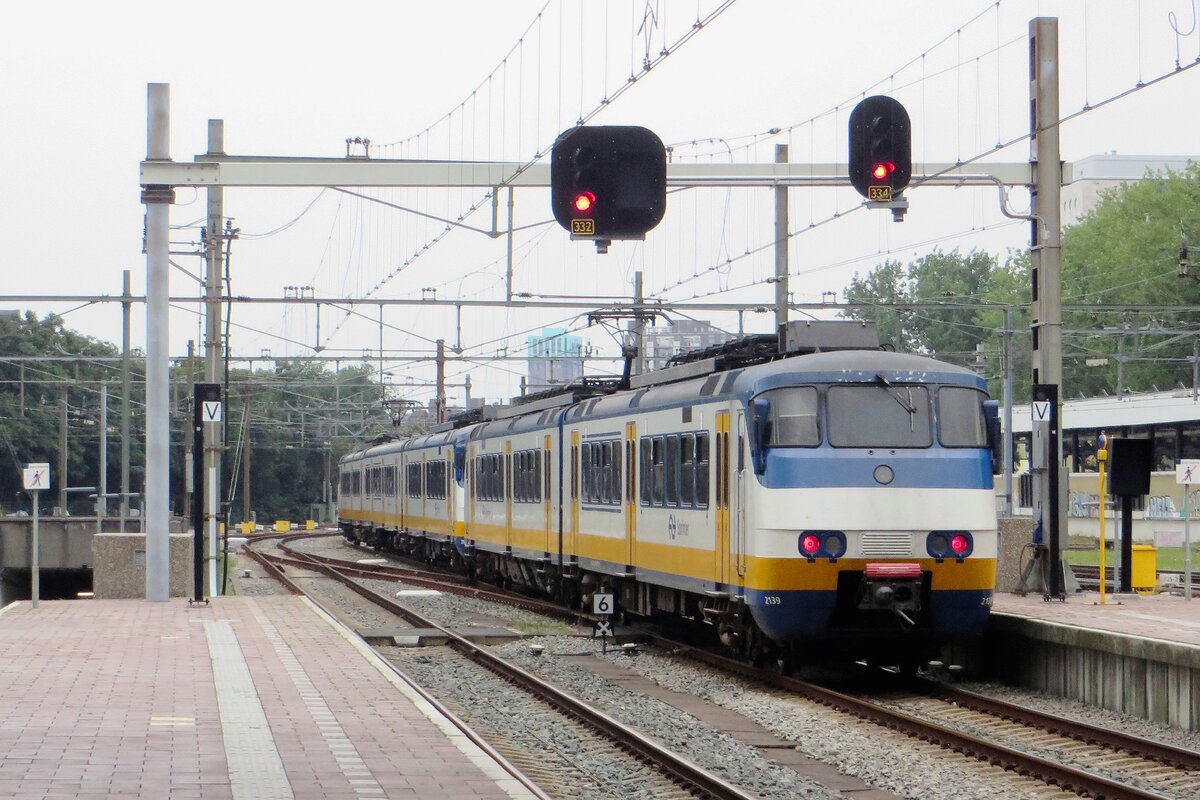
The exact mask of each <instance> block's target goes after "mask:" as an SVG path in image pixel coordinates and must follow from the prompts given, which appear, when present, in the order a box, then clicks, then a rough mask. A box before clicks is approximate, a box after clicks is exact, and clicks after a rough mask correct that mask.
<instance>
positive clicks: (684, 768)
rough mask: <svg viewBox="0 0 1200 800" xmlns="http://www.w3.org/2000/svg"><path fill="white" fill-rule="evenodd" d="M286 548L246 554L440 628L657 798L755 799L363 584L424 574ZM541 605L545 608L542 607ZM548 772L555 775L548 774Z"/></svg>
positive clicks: (454, 586) (297, 588) (533, 763)
mask: <svg viewBox="0 0 1200 800" xmlns="http://www.w3.org/2000/svg"><path fill="white" fill-rule="evenodd" d="M260 541H261V540H260ZM283 547H284V550H285V552H286V555H284V556H273V555H268V554H266V553H263V552H260V551H258V550H257V549H255V548H253V547H252V548H247V551H248V552H249V553H250V554H251V557H252V558H254V559H255V560H256V561H258V562H259V563H260V564H262V565H263V567H264V568H265V569H267V570H268V571H270V572H271V573H272V574H274V575H275V576H276V577H277V578H278V579H279V580H281V581H282V582H283V583H284V584H285V585H286V586H288V587H289V588H290V589H291V590H292V591H294V592H297V593H300V594H306V595H308V594H309V593H308V592H306V591H305V590H304V588H303V587H302V586H301V585H300V584H299V583H298V582H297V581H295V580H292V578H290V577H289V576H288V575H287V574H286V573H285V571H284V570H283V569H282V568H281V566H292V567H296V568H300V569H304V570H309V571H312V572H316V573H320V574H322V575H325V576H326V577H328V578H331V579H333V580H335V581H337V582H338V583H340V584H342V585H344V586H346V587H347V588H349V589H351V590H352V591H354V592H355V593H357V594H358V595H360V596H361V597H363V598H364V599H366V600H368V601H369V602H370V603H372V604H375V605H377V606H379V607H380V608H383V609H385V610H386V611H388V612H389V613H391V614H394V615H396V616H397V617H400V618H403V619H406V620H408V621H409V622H411V623H413V624H414V625H416V626H419V627H421V628H426V629H434V630H437V631H438V632H439V633H440V635H441V636H442V637H444V638H445V640H446V641H447V643H448V645H449V647H450V648H452V649H453V650H455V651H456V652H458V653H460V654H462V655H463V656H464V657H465V658H467V659H469V660H470V661H472V662H474V663H475V664H479V665H481V666H483V667H485V668H486V669H487V670H489V671H491V672H493V673H495V674H496V675H499V676H501V677H502V678H503V679H504V680H505V681H507V682H508V683H510V684H512V685H514V686H516V687H519V688H520V689H522V690H523V691H524V692H526V693H528V694H529V695H532V696H534V697H536V698H538V699H539V700H540V701H541V702H542V703H544V704H547V705H549V706H551V707H553V708H555V709H557V710H558V711H559V712H560V713H562V714H565V715H567V716H569V717H571V718H573V719H574V720H577V721H578V722H580V723H583V724H584V725H586V726H587V727H589V728H590V729H591V730H592V731H593V732H594V733H595V734H597V735H599V736H601V737H603V738H604V739H606V740H607V741H608V743H610V745H611V747H612V748H613V749H614V751H615V752H614V756H616V755H618V754H619V753H622V752H623V753H627V754H632V755H633V756H634V757H635V758H637V759H638V760H639V761H641V762H643V763H645V764H647V765H650V766H651V767H652V768H653V769H654V770H655V771H656V772H657V773H659V775H658V780H659V782H660V783H662V786H661V788H660V789H657V790H655V791H654V794H653V796H655V797H659V796H661V797H665V798H673V797H702V798H713V800H753V797H754V795H751V794H747V793H746V792H743V791H742V790H740V789H739V788H737V787H736V786H733V785H732V784H730V783H728V782H726V781H725V780H723V779H721V778H720V777H718V776H716V775H714V774H712V773H710V772H708V771H706V770H704V769H702V768H700V767H699V766H697V765H695V764H693V763H692V762H691V761H689V760H688V759H686V758H684V757H683V756H681V755H679V754H677V753H675V752H673V751H671V750H669V749H668V748H666V747H663V746H662V745H660V744H658V743H657V742H655V741H653V740H651V739H649V738H647V737H645V736H643V735H642V734H640V733H639V732H638V731H636V730H634V729H632V728H630V727H628V726H626V725H623V724H622V723H620V722H619V721H617V720H616V719H614V718H613V717H611V716H609V715H607V714H605V713H604V712H602V711H600V710H599V709H597V708H595V707H593V706H591V705H589V704H587V703H585V702H583V701H581V700H579V699H577V698H575V697H573V696H571V695H570V694H567V693H565V692H563V691H561V690H559V689H558V688H556V687H555V686H553V685H551V684H550V683H548V682H546V681H544V680H542V679H541V678H539V677H537V676H536V675H533V674H532V673H530V672H527V671H526V670H524V669H522V668H521V667H519V666H517V665H516V664H513V663H511V662H509V661H507V660H506V659H504V658H501V657H500V656H498V655H496V654H495V653H494V652H493V651H492V650H491V648H488V647H486V646H481V645H478V644H475V643H474V642H472V641H470V640H469V639H467V638H465V637H463V636H460V635H459V634H457V633H455V632H454V631H453V630H451V629H449V628H448V627H445V626H443V625H441V624H438V623H437V622H436V621H434V620H432V619H430V618H428V617H426V616H424V615H422V614H419V613H418V612H416V611H415V610H413V609H412V608H410V607H407V606H405V605H404V604H402V603H398V602H396V601H395V600H393V599H391V598H389V597H384V596H383V595H380V594H378V593H376V592H374V591H372V590H371V589H369V588H367V587H365V586H363V585H362V584H361V583H359V580H360V579H364V578H366V579H380V578H382V579H385V580H396V579H397V573H401V574H402V577H403V580H404V581H405V582H418V581H420V582H424V583H425V584H427V585H430V586H432V584H434V583H435V582H436V581H434V580H433V579H432V578H428V577H421V576H420V575H418V574H415V573H419V572H420V571H419V570H407V569H403V568H395V567H391V568H388V567H385V566H383V565H363V564H361V563H358V562H348V561H340V560H335V561H340V563H338V564H336V565H334V564H330V563H328V562H327V560H326V559H322V558H318V557H316V556H313V555H311V554H305V553H301V552H299V551H297V550H295V549H292V548H290V547H287V546H286V545H283ZM438 588H439V589H443V590H446V589H449V590H451V591H454V590H461V592H462V593H464V594H468V595H471V596H475V597H487V598H488V599H491V600H494V601H500V600H501V599H503V600H505V601H506V602H507V603H508V604H510V605H524V601H523V600H521V599H520V598H514V597H512V596H508V595H505V596H502V595H501V594H500V593H497V592H490V591H485V590H478V589H473V588H471V587H466V586H464V585H463V584H462V583H461V582H449V583H447V582H445V581H443V582H442V583H441V584H440V585H439V586H438ZM538 605H539V606H540V605H541V604H538ZM559 611H560V612H562V611H563V610H562V609H559ZM547 744H549V743H547ZM524 760H525V762H526V764H527V765H528V766H529V768H530V769H531V770H536V769H538V768H539V766H540V767H542V768H544V767H545V763H544V761H543V762H542V763H541V764H539V762H538V760H536V759H534V760H530V759H529V758H525V759H524ZM545 774H550V773H548V772H547V773H545ZM654 777H655V776H652V775H643V776H640V778H639V780H640V781H641V782H642V784H643V785H642V786H641V788H642V789H643V790H644V789H645V788H646V782H647V781H651V780H654Z"/></svg>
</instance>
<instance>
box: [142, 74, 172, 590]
mask: <svg viewBox="0 0 1200 800" xmlns="http://www.w3.org/2000/svg"><path fill="white" fill-rule="evenodd" d="M170 89H171V87H170V85H169V84H166V83H151V84H148V85H147V107H148V115H147V116H148V120H147V136H146V140H147V141H146V159H147V160H148V161H169V160H170V148H169V140H170V132H171V117H170ZM174 195H175V193H174V191H173V190H172V189H171V187H170V186H147V187H145V188H144V189H143V190H142V202H143V203H145V205H146V500H145V511H144V513H143V520H144V527H145V531H146V599H147V600H151V601H159V602H162V601H166V600H168V599H170V596H171V586H170V570H171V550H170V547H171V538H170V497H169V495H168V491H169V484H168V480H167V479H168V475H169V471H170V463H171V462H170V442H171V421H170V409H169V405H168V404H169V398H168V396H167V395H168V387H169V381H170V367H171V362H170V354H169V350H168V344H169V336H170V325H169V323H170V304H169V302H168V298H169V296H170V290H169V287H170V272H169V270H170V252H169V250H170V243H169V234H170V223H171V216H170V209H171V203H172V201H173V200H174Z"/></svg>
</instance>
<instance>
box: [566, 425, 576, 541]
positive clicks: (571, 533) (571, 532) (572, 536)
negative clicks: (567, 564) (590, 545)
mask: <svg viewBox="0 0 1200 800" xmlns="http://www.w3.org/2000/svg"><path fill="white" fill-rule="evenodd" d="M569 469H570V472H571V491H570V494H569V496H568V499H567V502H569V503H570V504H571V525H570V527H569V529H568V531H567V553H568V554H569V555H570V556H571V557H572V558H577V557H578V555H579V431H571V465H570V467H569Z"/></svg>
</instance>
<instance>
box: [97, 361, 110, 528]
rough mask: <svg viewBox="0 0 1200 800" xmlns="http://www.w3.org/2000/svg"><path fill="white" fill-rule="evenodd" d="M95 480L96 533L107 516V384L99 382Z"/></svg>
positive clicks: (102, 525)
mask: <svg viewBox="0 0 1200 800" xmlns="http://www.w3.org/2000/svg"><path fill="white" fill-rule="evenodd" d="M99 473H100V474H99V475H97V476H96V477H97V479H98V480H97V481H96V489H97V491H96V533H101V532H103V531H104V518H105V517H106V516H108V384H107V383H102V384H100V469H99Z"/></svg>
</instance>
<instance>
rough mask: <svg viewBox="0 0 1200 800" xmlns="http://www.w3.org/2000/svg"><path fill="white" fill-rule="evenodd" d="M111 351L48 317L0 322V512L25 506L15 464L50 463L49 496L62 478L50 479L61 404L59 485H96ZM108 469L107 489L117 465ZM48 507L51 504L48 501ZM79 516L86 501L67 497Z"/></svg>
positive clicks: (134, 453) (138, 398) (114, 379)
mask: <svg viewBox="0 0 1200 800" xmlns="http://www.w3.org/2000/svg"><path fill="white" fill-rule="evenodd" d="M116 355H117V348H116V347H115V346H114V345H112V344H109V343H107V342H102V341H100V340H98V339H94V338H92V337H90V336H84V335H82V334H80V333H77V332H75V331H72V330H69V329H68V328H66V327H65V326H64V324H63V321H62V318H61V317H58V316H55V315H49V316H47V317H46V318H45V319H42V320H39V319H38V318H37V316H36V315H35V314H33V313H32V312H26V313H25V315H24V316H11V317H0V452H2V453H3V456H4V457H3V459H2V460H0V463H2V464H5V466H4V467H3V468H0V506H3V507H4V508H5V509H9V508H28V505H29V501H28V498H27V496H26V494H25V492H24V491H23V489H22V486H21V470H20V465H21V464H22V463H28V462H39V461H40V462H46V463H49V464H51V465H52V470H51V476H52V481H53V483H52V485H53V486H54V495H55V496H56V495H57V489H58V483H59V481H60V480H61V478H62V476H61V475H59V474H58V472H59V470H58V463H59V458H58V456H59V452H58V450H59V441H60V436H61V428H62V422H61V419H62V415H61V405H60V403H61V401H62V400H63V399H64V398H65V399H66V401H67V429H68V430H67V476H66V477H67V482H68V484H69V485H71V486H98V485H99V466H98V465H99V459H98V457H97V456H98V454H99V441H100V414H99V411H100V392H101V389H100V387H101V384H102V383H107V384H108V386H109V395H110V401H112V402H110V404H109V410H108V419H107V422H108V435H109V442H111V443H112V444H113V445H114V447H115V445H116V443H117V442H118V441H119V439H118V437H119V432H120V417H119V413H120V406H119V404H118V403H116V402H115V400H116V397H117V392H115V391H113V389H114V387H116V386H118V385H119V380H120V375H119V371H120V365H119V364H118V363H116V362H114V361H111V360H108V361H101V360H98V359H111V358H112V357H114V356H116ZM141 373H142V368H141V365H140V363H139V364H138V365H137V374H136V375H135V376H134V380H135V386H136V388H135V390H134V393H133V398H132V400H133V404H134V415H135V416H134V419H135V422H136V423H137V424H136V425H135V429H137V428H141V426H142V422H143V417H142V408H143V407H144V401H143V392H142V388H141V386H142V385H143V378H142V375H141ZM111 455H112V451H110V459H109V463H108V472H107V480H108V486H109V487H110V490H111V491H115V490H116V488H117V487H118V486H119V481H120V463H119V460H118V459H116V458H112V457H111ZM141 460H142V446H141V438H140V437H139V436H137V435H135V436H134V437H133V443H132V447H131V461H132V462H134V463H139V462H140V461H141ZM51 502H52V501H51ZM72 505H73V506H74V507H75V508H76V509H77V510H79V511H90V510H91V501H89V500H87V499H86V498H78V497H76V498H74V499H73V500H72Z"/></svg>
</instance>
